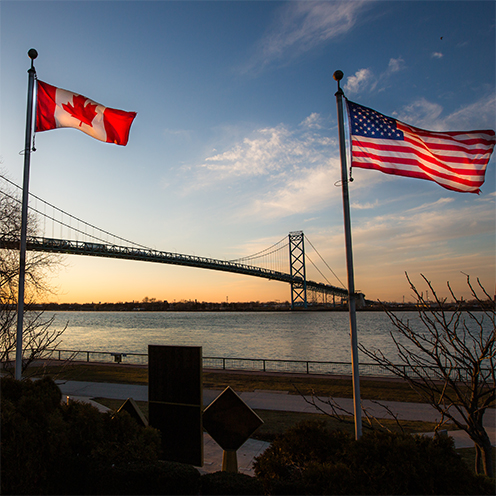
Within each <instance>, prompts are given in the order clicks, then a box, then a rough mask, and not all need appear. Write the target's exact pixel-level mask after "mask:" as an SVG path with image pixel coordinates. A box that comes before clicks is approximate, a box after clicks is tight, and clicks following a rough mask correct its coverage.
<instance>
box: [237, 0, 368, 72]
mask: <svg viewBox="0 0 496 496" xmlns="http://www.w3.org/2000/svg"><path fill="white" fill-rule="evenodd" d="M370 3H371V2H370V1H367V0H356V1H353V2H314V1H312V2H289V3H288V4H285V5H284V7H282V8H281V9H280V10H279V12H278V16H277V18H276V19H275V21H274V22H273V24H272V26H270V28H269V29H268V30H267V32H266V34H265V35H264V37H263V38H262V39H261V40H260V41H259V43H258V44H257V46H256V48H255V52H254V54H253V55H252V57H251V58H250V60H249V61H248V62H247V63H246V64H245V65H244V66H243V67H242V68H241V69H240V70H241V72H243V73H252V74H257V73H259V72H261V71H262V70H264V69H265V68H267V67H269V66H273V65H285V64H286V63H288V61H290V60H293V59H294V58H296V57H299V56H301V55H302V54H303V53H306V52H308V51H310V50H312V49H313V48H314V47H316V46H319V45H322V44H324V43H327V42H329V40H332V39H333V38H336V37H338V36H340V35H343V34H345V33H347V32H348V31H350V30H351V29H352V28H353V27H354V26H355V23H356V21H357V18H358V16H359V15H360V13H361V12H362V11H363V10H364V9H365V8H366V6H367V4H370Z"/></svg>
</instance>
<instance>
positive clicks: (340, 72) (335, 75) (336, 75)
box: [332, 71, 344, 81]
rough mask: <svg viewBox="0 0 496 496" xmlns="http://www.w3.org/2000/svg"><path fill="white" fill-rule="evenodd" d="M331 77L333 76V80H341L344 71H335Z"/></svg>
mask: <svg viewBox="0 0 496 496" xmlns="http://www.w3.org/2000/svg"><path fill="white" fill-rule="evenodd" d="M332 77H333V78H334V80H335V81H341V79H343V77H344V73H343V71H336V72H335V73H334V74H333V75H332Z"/></svg>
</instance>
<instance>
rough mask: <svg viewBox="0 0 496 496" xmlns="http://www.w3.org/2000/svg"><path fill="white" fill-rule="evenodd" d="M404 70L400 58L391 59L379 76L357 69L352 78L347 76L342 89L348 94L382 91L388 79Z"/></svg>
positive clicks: (367, 69) (403, 63) (402, 61)
mask: <svg viewBox="0 0 496 496" xmlns="http://www.w3.org/2000/svg"><path fill="white" fill-rule="evenodd" d="M404 68H405V61H404V60H403V59H402V58H401V57H398V58H396V59H395V58H391V59H389V63H388V66H387V68H386V69H385V70H384V71H382V72H381V73H380V74H379V75H377V76H376V75H375V74H374V73H373V71H372V70H371V69H369V68H364V69H359V70H358V71H357V72H355V74H354V75H353V76H349V77H348V78H347V80H346V84H345V85H344V86H343V89H344V90H345V91H346V92H347V93H350V94H357V93H362V92H364V91H374V90H378V91H383V90H384V89H385V88H386V87H387V84H388V82H389V79H390V77H391V76H392V75H393V74H395V73H396V72H399V71H401V70H403V69H404Z"/></svg>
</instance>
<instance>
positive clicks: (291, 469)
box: [254, 422, 494, 494]
mask: <svg viewBox="0 0 496 496" xmlns="http://www.w3.org/2000/svg"><path fill="white" fill-rule="evenodd" d="M254 468H255V474H256V475H257V477H258V478H259V479H260V480H261V481H262V483H263V485H264V489H265V491H266V492H267V493H268V494H494V484H493V483H492V482H491V481H490V480H489V479H487V478H485V477H481V476H476V475H474V474H473V473H472V472H471V471H470V469H469V468H468V467H467V465H466V464H465V463H464V462H463V460H462V459H461V458H460V456H459V455H458V454H457V453H456V451H455V449H454V446H453V442H452V440H451V439H449V438H434V439H433V438H429V437H425V436H412V435H408V434H397V433H388V432H380V431H374V432H371V433H367V434H364V435H363V436H362V437H361V438H360V439H359V440H358V441H355V440H353V439H351V437H350V436H348V435H346V434H344V433H342V432H336V431H334V432H333V431H330V430H328V429H327V428H326V427H325V424H323V423H321V422H320V423H319V422H306V423H303V424H300V425H297V426H295V427H294V428H292V429H289V430H288V431H287V433H286V434H284V435H282V436H280V437H279V438H277V439H276V440H275V441H274V443H273V444H272V445H271V446H270V447H269V448H268V449H267V450H266V451H265V452H264V453H262V454H261V455H260V456H259V457H257V458H256V460H255V465H254Z"/></svg>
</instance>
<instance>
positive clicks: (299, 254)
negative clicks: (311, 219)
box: [289, 231, 308, 310]
mask: <svg viewBox="0 0 496 496" xmlns="http://www.w3.org/2000/svg"><path fill="white" fill-rule="evenodd" d="M289 269H290V274H291V276H293V277H295V278H299V280H297V281H293V282H292V283H291V310H294V309H295V308H307V307H308V304H307V276H306V270H305V243H304V235H303V231H295V232H290V233H289Z"/></svg>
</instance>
